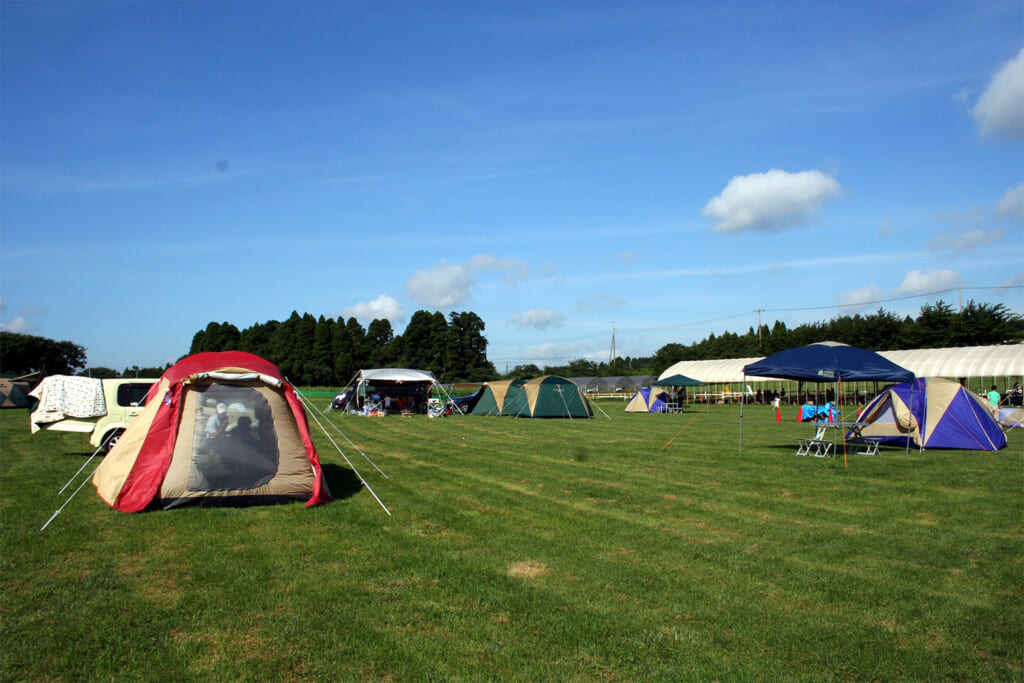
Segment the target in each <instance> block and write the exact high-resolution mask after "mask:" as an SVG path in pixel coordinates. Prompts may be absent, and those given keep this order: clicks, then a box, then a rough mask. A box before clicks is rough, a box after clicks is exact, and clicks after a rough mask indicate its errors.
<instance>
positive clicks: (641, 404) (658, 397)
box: [626, 387, 669, 413]
mask: <svg viewBox="0 0 1024 683" xmlns="http://www.w3.org/2000/svg"><path fill="white" fill-rule="evenodd" d="M668 402H669V395H668V394H666V393H665V392H664V391H662V390H661V389H658V388H657V387H645V388H643V389H641V390H640V391H638V392H636V393H635V394H633V398H631V399H629V403H627V404H626V412H627V413H664V412H667V411H668Z"/></svg>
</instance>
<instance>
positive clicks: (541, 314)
mask: <svg viewBox="0 0 1024 683" xmlns="http://www.w3.org/2000/svg"><path fill="white" fill-rule="evenodd" d="M564 323H565V316H564V315H562V314H561V313H556V312H555V311H551V310H548V309H546V308H534V309H531V310H529V311H526V312H525V313H516V314H515V315H513V316H512V317H511V318H509V319H508V324H509V325H511V326H512V327H517V328H519V329H521V330H522V329H525V328H527V327H532V328H534V329H537V330H546V329H548V328H550V327H561V326H562V325H563V324H564Z"/></svg>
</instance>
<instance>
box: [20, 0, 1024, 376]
mask: <svg viewBox="0 0 1024 683" xmlns="http://www.w3.org/2000/svg"><path fill="white" fill-rule="evenodd" d="M0 19H2V23H0V31H2V34H0V58H2V61H0V92H2V96H0V145H2V146H0V164H2V167H0V171H2V175H0V231H2V232H0V328H2V329H5V330H10V331H15V332H24V333H28V334H36V335H41V336H45V337H50V338H54V339H61V340H63V339H67V340H71V341H73V342H75V343H77V344H81V345H83V346H84V347H86V350H87V354H88V360H89V365H91V366H108V367H114V368H122V367H126V366H131V365H142V366H151V365H159V364H163V363H165V362H172V361H173V360H175V359H176V358H178V357H179V356H181V355H183V354H185V353H187V351H188V348H189V345H190V343H191V339H192V336H193V335H194V334H195V332H196V331H198V330H200V329H203V328H204V327H205V326H206V325H207V323H209V322H210V321H217V322H225V321H227V322H231V323H233V324H235V325H236V326H238V327H239V328H240V329H242V328H245V327H248V326H249V325H252V324H254V323H259V322H265V321H267V320H272V319H276V320H283V319H285V318H287V317H288V316H289V315H290V314H291V312H292V311H293V310H296V311H298V312H300V313H305V312H309V313H312V314H313V315H315V316H320V315H321V314H322V315H325V316H328V317H332V316H339V315H340V316H342V317H345V318H347V317H349V316H352V315H355V316H356V317H358V318H359V319H360V321H361V322H362V323H363V325H364V326H365V325H366V324H368V323H369V322H370V320H372V319H373V318H375V317H377V318H389V319H390V320H391V321H392V323H393V325H394V327H395V329H396V331H397V332H401V331H402V330H403V329H404V326H405V324H406V323H407V322H408V319H409V317H410V316H411V315H412V313H413V312H415V311H417V310H421V309H423V310H430V311H433V310H441V311H443V312H445V313H446V314H447V312H449V311H452V310H456V311H474V312H476V313H477V314H478V315H480V316H481V317H482V318H483V320H484V321H485V323H486V326H487V328H486V331H485V334H486V336H487V338H488V340H489V342H490V346H489V357H490V359H491V360H492V361H493V362H494V363H495V365H496V366H497V367H498V369H499V370H502V371H504V370H505V367H506V366H507V365H508V366H513V365H517V364H521V363H529V362H534V363H537V364H539V365H544V364H545V363H549V364H552V365H553V364H560V363H564V362H566V361H568V360H570V359H573V358H583V357H586V358H592V359H595V360H607V359H608V354H609V346H610V341H611V335H612V329H613V326H614V328H615V329H616V350H617V351H618V355H620V356H623V357H625V356H646V355H651V354H653V353H654V352H655V351H656V350H657V349H658V348H660V347H661V346H663V345H664V344H666V343H670V342H679V343H684V344H688V343H691V342H693V341H696V340H699V339H701V338H704V337H706V336H707V335H708V334H709V333H711V332H714V333H716V334H718V333H721V332H722V331H724V330H730V331H734V332H745V331H746V330H747V328H749V327H751V326H756V324H757V322H758V312H757V311H758V309H760V310H761V311H762V312H761V314H760V315H761V317H762V319H763V321H764V322H767V323H770V322H773V321H774V320H776V319H779V320H782V321H784V322H785V323H786V324H787V325H789V326H793V325H798V324H800V323H804V322H809V321H816V320H827V319H829V318H831V317H833V316H836V315H844V314H853V313H856V312H863V313H869V312H873V311H876V310H878V309H879V308H885V309H886V310H890V311H895V312H897V313H900V314H903V313H909V314H911V315H913V314H916V313H917V312H918V311H919V310H920V307H921V306H922V305H923V304H924V303H928V302H934V301H935V300H937V299H939V298H942V299H944V300H945V301H947V302H949V303H952V304H953V305H957V303H958V302H959V300H960V298H961V297H962V299H963V301H965V302H966V301H967V300H969V299H975V300H977V301H982V302H986V303H992V304H995V303H1002V304H1004V305H1006V306H1007V307H1008V308H1009V309H1010V310H1012V311H1015V312H1017V313H1024V241H1022V239H1021V237H1022V234H1024V184H1022V183H1024V5H1022V4H1021V3H1020V2H1018V1H1016V0H1014V1H1008V2H995V1H985V0H982V1H971V2H884V1H878V2H837V3H811V2H772V3H760V2H733V3H729V2H725V3H702V2H685V3H684V2H656V3H644V2H629V3H603V2H586V3H578V2H523V3H520V2H493V3H491V2H474V3H469V2H350V3H333V2H269V3H263V2H254V1H249V2H220V3H206V2H146V3H132V2H117V3H104V2H71V3H65V2H44V3H40V2H29V3H21V2H10V1H5V2H3V3H2V4H0Z"/></svg>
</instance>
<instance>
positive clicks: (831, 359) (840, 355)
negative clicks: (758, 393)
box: [743, 342, 914, 382]
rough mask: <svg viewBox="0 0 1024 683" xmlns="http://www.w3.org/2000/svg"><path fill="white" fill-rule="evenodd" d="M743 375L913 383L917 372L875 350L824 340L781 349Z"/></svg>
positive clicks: (813, 380) (814, 379)
mask: <svg viewBox="0 0 1024 683" xmlns="http://www.w3.org/2000/svg"><path fill="white" fill-rule="evenodd" d="M743 374H744V375H747V376H751V377H777V378H779V379H793V380H800V381H805V382H835V381H837V380H842V381H844V382H857V381H872V380H884V381H890V382H909V381H911V380H913V379H914V373H912V372H911V371H910V370H907V369H906V368H904V367H901V366H899V365H896V364H895V363H893V362H892V361H891V360H889V359H887V358H885V357H884V356H880V355H879V354H877V353H875V352H874V351H868V350H867V349H859V348H857V347H856V346H847V345H846V344H839V343H836V342H820V343H817V344H810V345H808V346H801V347H798V348H795V349H786V350H785V351H779V352H778V353H776V354H774V355H771V356H768V357H767V358H765V359H763V360H759V361H758V362H756V363H750V364H749V365H746V366H744V368H743Z"/></svg>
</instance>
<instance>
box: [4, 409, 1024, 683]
mask: <svg viewBox="0 0 1024 683" xmlns="http://www.w3.org/2000/svg"><path fill="white" fill-rule="evenodd" d="M328 400H329V399H317V405H318V406H320V407H321V408H322V407H324V406H325V405H326V403H327V401H328ZM599 405H600V406H601V408H603V410H604V412H606V413H607V414H608V416H609V417H610V418H611V419H608V418H607V417H606V416H605V415H604V414H602V412H601V411H600V410H596V411H595V417H594V419H590V420H579V419H577V420H529V419H518V420H517V419H512V418H498V417H449V418H442V419H428V418H426V417H425V416H416V417H411V418H402V417H397V416H394V417H387V418H363V417H357V416H350V415H342V414H340V413H337V412H334V411H327V412H326V413H319V412H318V413H317V416H318V417H319V418H320V419H321V420H328V421H330V422H332V423H333V424H335V425H336V426H337V427H338V428H340V430H341V431H342V432H343V433H344V435H345V437H347V438H341V437H339V435H338V433H337V432H334V431H331V436H332V438H333V439H334V440H335V441H337V442H338V443H339V444H340V445H341V446H342V448H343V449H344V451H345V455H346V456H347V458H348V461H346V460H345V458H343V457H342V456H341V455H339V454H338V452H337V451H336V450H335V449H334V447H333V446H332V445H331V442H330V440H329V439H328V438H327V437H326V436H325V435H324V434H323V433H322V432H321V431H320V430H319V428H318V427H317V426H316V424H315V423H313V422H312V421H311V430H312V432H313V437H314V441H315V442H316V445H317V448H318V451H319V453H320V457H321V461H322V462H323V463H324V470H325V476H326V478H327V480H328V483H329V484H330V486H331V488H332V491H333V492H334V493H335V495H336V496H337V497H338V499H337V500H336V501H334V502H332V503H329V504H326V505H322V506H318V507H315V508H308V509H307V508H303V507H302V506H301V505H297V504H293V505H281V506H271V507H255V508H239V509H227V508H205V509H198V508H193V509H179V510H173V511H157V512H147V513H140V514H133V515H126V514H122V513H120V512H116V511H113V510H111V509H110V508H108V507H107V506H106V505H105V504H104V503H103V502H102V501H101V500H100V499H99V498H98V497H97V496H96V494H95V490H94V489H93V487H92V486H91V484H86V485H85V487H84V488H83V489H82V490H81V492H80V493H79V494H78V495H77V496H76V497H75V498H74V499H73V500H72V501H71V502H70V503H69V504H68V505H67V507H66V508H65V509H64V511H63V513H62V514H61V515H60V516H58V517H57V518H56V520H54V521H53V522H52V523H51V525H50V526H49V527H48V528H47V529H46V530H45V531H40V530H39V529H40V527H41V526H42V525H43V524H44V523H45V522H46V521H47V519H49V518H50V516H51V514H52V513H53V512H54V510H56V509H57V508H58V507H60V505H62V504H63V503H64V501H65V500H66V498H65V496H58V495H57V491H58V490H59V489H60V488H61V486H63V485H64V483H65V482H66V481H68V479H69V478H71V477H72V475H74V473H75V472H76V471H77V470H78V469H79V468H80V467H81V466H82V465H83V464H84V463H85V461H86V459H87V458H88V455H89V453H90V452H91V450H90V449H89V447H88V442H87V437H84V436H82V435H78V434H60V433H53V432H44V433H40V434H36V435H30V434H29V429H28V414H27V413H26V411H24V410H5V411H0V513H2V517H0V532H2V536H0V541H2V554H0V556H2V562H0V567H2V573H0V577H2V582H3V583H2V585H3V601H2V604H0V617H2V620H0V637H2V641H0V642H2V645H3V647H2V649H0V677H2V679H3V680H11V681H21V680H97V679H101V680H103V679H105V680H140V681H167V680H175V681H193V680H194V681H209V680H249V681H267V680H274V681H279V680H284V681H299V680H332V681H333V680H344V681H424V680H446V681H459V680H461V681H482V680H509V681H513V680H514V681H565V680H571V681H638V680H644V681H652V680H664V681H678V680H723V681H724V680H729V681H747V680H749V681H755V680H773V681H775V680H786V681H790V680H792V681H799V680H803V681H822V680H913V681H933V680H972V681H980V680H984V681H1003V680H1005V681H1019V680H1022V678H1024V665H1022V643H1024V627H1022V621H1024V534H1022V530H1024V486H1022V484H1024V481H1022V475H1024V467H1022V465H1024V446H1022V440H1024V430H1016V432H1015V433H1011V434H1010V435H1009V441H1010V443H1009V445H1008V446H1007V448H1005V449H1003V450H1002V451H999V452H996V453H986V452H979V451H943V450H929V451H926V452H923V453H922V452H918V451H916V450H911V451H910V452H909V453H906V452H905V451H904V450H903V449H891V448H883V449H882V450H881V451H880V453H879V455H877V456H871V457H869V456H856V455H850V456H848V457H847V458H844V457H843V453H842V449H841V448H840V451H839V453H838V455H837V457H833V458H827V459H819V458H808V457H798V456H796V455H795V451H796V439H797V437H802V436H809V435H810V432H811V431H812V429H811V428H810V427H809V426H807V425H801V424H798V423H796V422H795V421H792V417H790V418H788V419H787V421H785V422H781V423H776V422H775V420H774V413H772V412H771V410H770V409H769V408H767V407H765V406H747V407H746V409H745V413H744V419H743V423H742V434H743V439H742V448H741V447H740V439H739V433H740V419H739V408H738V406H732V405H725V406H710V407H709V408H707V409H706V410H703V411H702V409H701V408H700V407H691V408H690V410H689V412H687V413H684V414H680V415H649V414H625V413H624V412H623V410H622V409H623V407H624V403H622V402H616V401H606V402H601V403H599ZM789 412H792V410H791V411H789ZM783 415H784V417H787V415H786V412H784V413H783ZM349 441H351V444H350V443H349ZM352 444H354V445H355V447H353V445H352ZM363 454H365V455H366V456H368V457H369V458H370V459H372V463H373V464H371V463H370V462H369V461H368V460H367V459H366V458H364V455H363ZM95 464H96V461H93V463H91V464H90V466H89V467H88V468H87V471H90V472H91V470H92V468H93V466H94V465H95ZM353 466H354V468H355V469H356V470H358V473H359V474H360V475H362V477H363V478H365V480H366V482H367V483H368V484H369V486H370V487H372V489H373V491H374V492H375V493H376V494H377V495H378V496H379V497H380V499H381V500H382V501H383V502H384V504H386V505H387V507H388V509H389V510H390V511H391V513H392V514H391V515H390V516H389V515H387V514H386V513H385V512H384V511H383V510H382V509H381V507H380V506H379V505H378V504H377V502H376V501H375V500H374V498H373V496H371V495H370V493H369V491H367V490H366V489H365V488H360V486H359V482H358V478H357V477H356V476H355V474H354V473H353ZM377 467H379V468H380V470H382V471H383V472H384V473H385V474H386V476H385V475H384V474H381V473H380V472H378V470H377ZM79 481H80V480H76V482H75V484H74V486H72V487H71V489H74V488H75V487H77V485H78V483H79Z"/></svg>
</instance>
